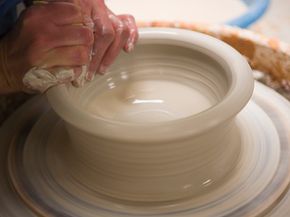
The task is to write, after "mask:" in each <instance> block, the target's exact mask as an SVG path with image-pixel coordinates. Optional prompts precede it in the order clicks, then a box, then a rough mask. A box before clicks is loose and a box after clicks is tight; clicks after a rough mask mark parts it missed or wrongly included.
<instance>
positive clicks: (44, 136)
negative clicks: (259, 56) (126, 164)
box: [0, 83, 290, 217]
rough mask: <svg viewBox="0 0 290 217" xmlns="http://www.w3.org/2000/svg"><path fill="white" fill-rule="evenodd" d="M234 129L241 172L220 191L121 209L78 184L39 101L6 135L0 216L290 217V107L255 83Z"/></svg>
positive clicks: (62, 138) (58, 132)
mask: <svg viewBox="0 0 290 217" xmlns="http://www.w3.org/2000/svg"><path fill="white" fill-rule="evenodd" d="M236 125H237V128H238V132H237V136H236V137H237V138H236V139H237V140H239V142H240V143H241V153H240V157H239V159H238V164H237V166H236V167H235V169H234V171H232V173H231V174H230V175H229V176H230V177H228V178H227V179H225V180H226V181H225V182H223V183H221V184H220V185H219V186H218V188H216V189H215V190H213V191H208V192H207V193H206V194H204V195H202V196H199V197H196V198H188V199H185V200H181V201H168V202H162V203H160V202H158V203H153V202H152V203H135V202H132V201H119V200H117V199H114V198H107V197H105V196H103V195H101V194H98V192H94V191H93V190H92V189H90V186H84V185H82V183H81V182H79V179H78V178H79V176H80V175H81V171H80V173H79V174H77V173H75V172H73V171H74V170H71V168H73V167H74V161H73V158H72V153H71V150H70V146H69V139H68V136H67V134H66V131H65V129H64V124H63V122H62V121H61V120H60V119H59V117H57V116H56V114H55V113H54V112H53V111H52V110H51V109H50V107H49V105H48V104H47V102H46V101H45V100H44V99H43V98H40V97H37V98H34V99H32V100H31V101H29V102H28V103H26V104H25V105H24V106H22V107H21V108H20V109H19V110H18V111H17V112H16V113H15V114H14V115H13V116H12V117H11V118H10V119H9V120H8V121H7V122H6V123H5V124H4V125H3V127H2V128H1V130H0V138H1V146H0V195H1V197H0V216H9V217H14V216H15V217H16V216H17V217H18V216H21V217H32V216H45V217H47V216H67V217H77V216H83V217H87V216H88V217H89V216H104V217H105V216H116V217H117V216H184V217H186V216H188V217H189V216H214V217H218V216H220V217H222V216H223V217H225V216H271V217H278V216H279V217H281V216H285V217H286V216H288V215H287V214H289V213H290V208H288V205H287V204H289V202H290V191H289V192H288V185H289V182H290V161H289V160H290V135H289V132H290V104H289V102H288V101H286V100H285V99H284V98H282V97H281V96H280V95H278V94H277V93H276V92H274V91H273V90H271V89H270V88H267V87H266V86H264V85H262V84H260V83H256V87H255V91H254V95H253V98H252V100H251V101H250V103H249V104H248V105H247V106H246V108H245V109H244V110H243V111H242V112H241V113H240V114H239V115H238V117H237V120H236ZM221 170H222V168H221ZM210 182H211V180H210V179H209V180H208V182H207V183H204V184H205V188H206V187H207V185H210Z"/></svg>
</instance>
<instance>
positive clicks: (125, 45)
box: [56, 0, 138, 80]
mask: <svg viewBox="0 0 290 217" xmlns="http://www.w3.org/2000/svg"><path fill="white" fill-rule="evenodd" d="M56 1H57V0H56ZM66 1H68V2H74V3H79V4H80V5H81V8H82V10H83V13H84V16H85V17H86V18H87V20H90V19H91V21H92V26H93V27H94V30H95V31H94V39H95V40H94V46H93V50H92V61H91V63H90V65H89V68H88V72H89V73H88V76H87V79H88V80H91V79H92V77H93V75H94V74H95V73H98V72H100V73H104V72H105V71H106V69H107V68H108V67H109V65H110V64H112V62H113V61H114V59H115V58H116V57H117V55H118V54H119V52H120V50H122V49H124V50H125V51H126V52H130V51H132V50H133V48H134V46H135V44H136V41H137V39H138V31H137V26H136V23H135V20H134V18H133V17H132V16H131V15H119V16H116V15H115V14H114V13H113V12H111V11H110V10H109V9H108V8H107V7H106V5H105V3H104V0H66Z"/></svg>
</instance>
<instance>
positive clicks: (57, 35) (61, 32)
mask: <svg viewBox="0 0 290 217" xmlns="http://www.w3.org/2000/svg"><path fill="white" fill-rule="evenodd" d="M39 38H41V36H40V37H39ZM42 38H43V41H44V43H46V46H47V47H48V48H50V49H53V48H57V47H62V46H75V45H84V46H88V47H89V46H92V45H93V43H94V33H93V29H90V28H88V27H86V26H81V25H79V26H76V25H75V26H63V27H58V28H53V29H51V32H47V33H46V34H44V35H43V36H42Z"/></svg>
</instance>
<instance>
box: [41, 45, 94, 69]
mask: <svg viewBox="0 0 290 217" xmlns="http://www.w3.org/2000/svg"><path fill="white" fill-rule="evenodd" d="M89 62H90V49H89V48H88V47H87V46H68V47H59V48H56V49H53V50H51V51H49V52H48V53H46V55H45V56H44V57H43V58H42V59H41V61H39V62H37V65H36V66H38V67H40V68H52V67H59V66H60V67H66V66H81V65H86V64H88V63H89Z"/></svg>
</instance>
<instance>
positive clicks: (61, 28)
mask: <svg viewBox="0 0 290 217" xmlns="http://www.w3.org/2000/svg"><path fill="white" fill-rule="evenodd" d="M93 42H94V35H93V29H92V28H91V27H90V26H89V24H88V23H87V20H86V19H84V16H83V13H82V9H81V7H80V6H79V5H77V4H73V3H69V2H49V3H47V4H36V5H33V6H31V7H29V8H28V9H26V11H25V12H24V13H23V14H22V15H21V17H20V18H19V20H18V23H17V24H16V25H15V27H14V28H13V29H12V31H10V32H9V33H8V34H7V35H5V36H4V38H2V39H1V41H0V49H1V50H0V54H1V56H0V58H1V60H0V62H1V63H0V64H1V68H0V77H1V84H0V92H1V93H9V92H16V91H21V90H25V89H26V88H25V87H24V85H23V82H22V80H23V77H24V75H25V73H26V72H27V71H29V70H30V69H32V68H33V67H37V68H41V69H43V71H42V72H40V74H35V75H34V76H35V77H34V79H35V85H36V86H38V87H36V88H35V87H34V89H38V88H40V89H39V90H40V91H43V88H44V89H45V88H46V87H44V86H45V85H44V86H43V88H42V87H41V86H42V84H41V82H42V80H43V79H39V78H40V77H41V76H44V77H47V78H46V80H49V79H51V82H55V81H57V82H58V83H62V82H67V81H71V80H74V79H75V78H76V77H77V76H79V74H80V73H81V66H82V65H87V64H89V62H90V54H91V49H92V45H93ZM58 67H63V68H69V69H73V70H66V71H65V70H64V71H62V73H60V74H59V71H58V70H56V72H57V73H58V74H52V75H49V74H47V73H46V72H47V71H46V69H47V70H48V71H50V72H53V71H54V70H53V69H54V68H58ZM32 79H33V78H32ZM44 80H45V79H44Z"/></svg>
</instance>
